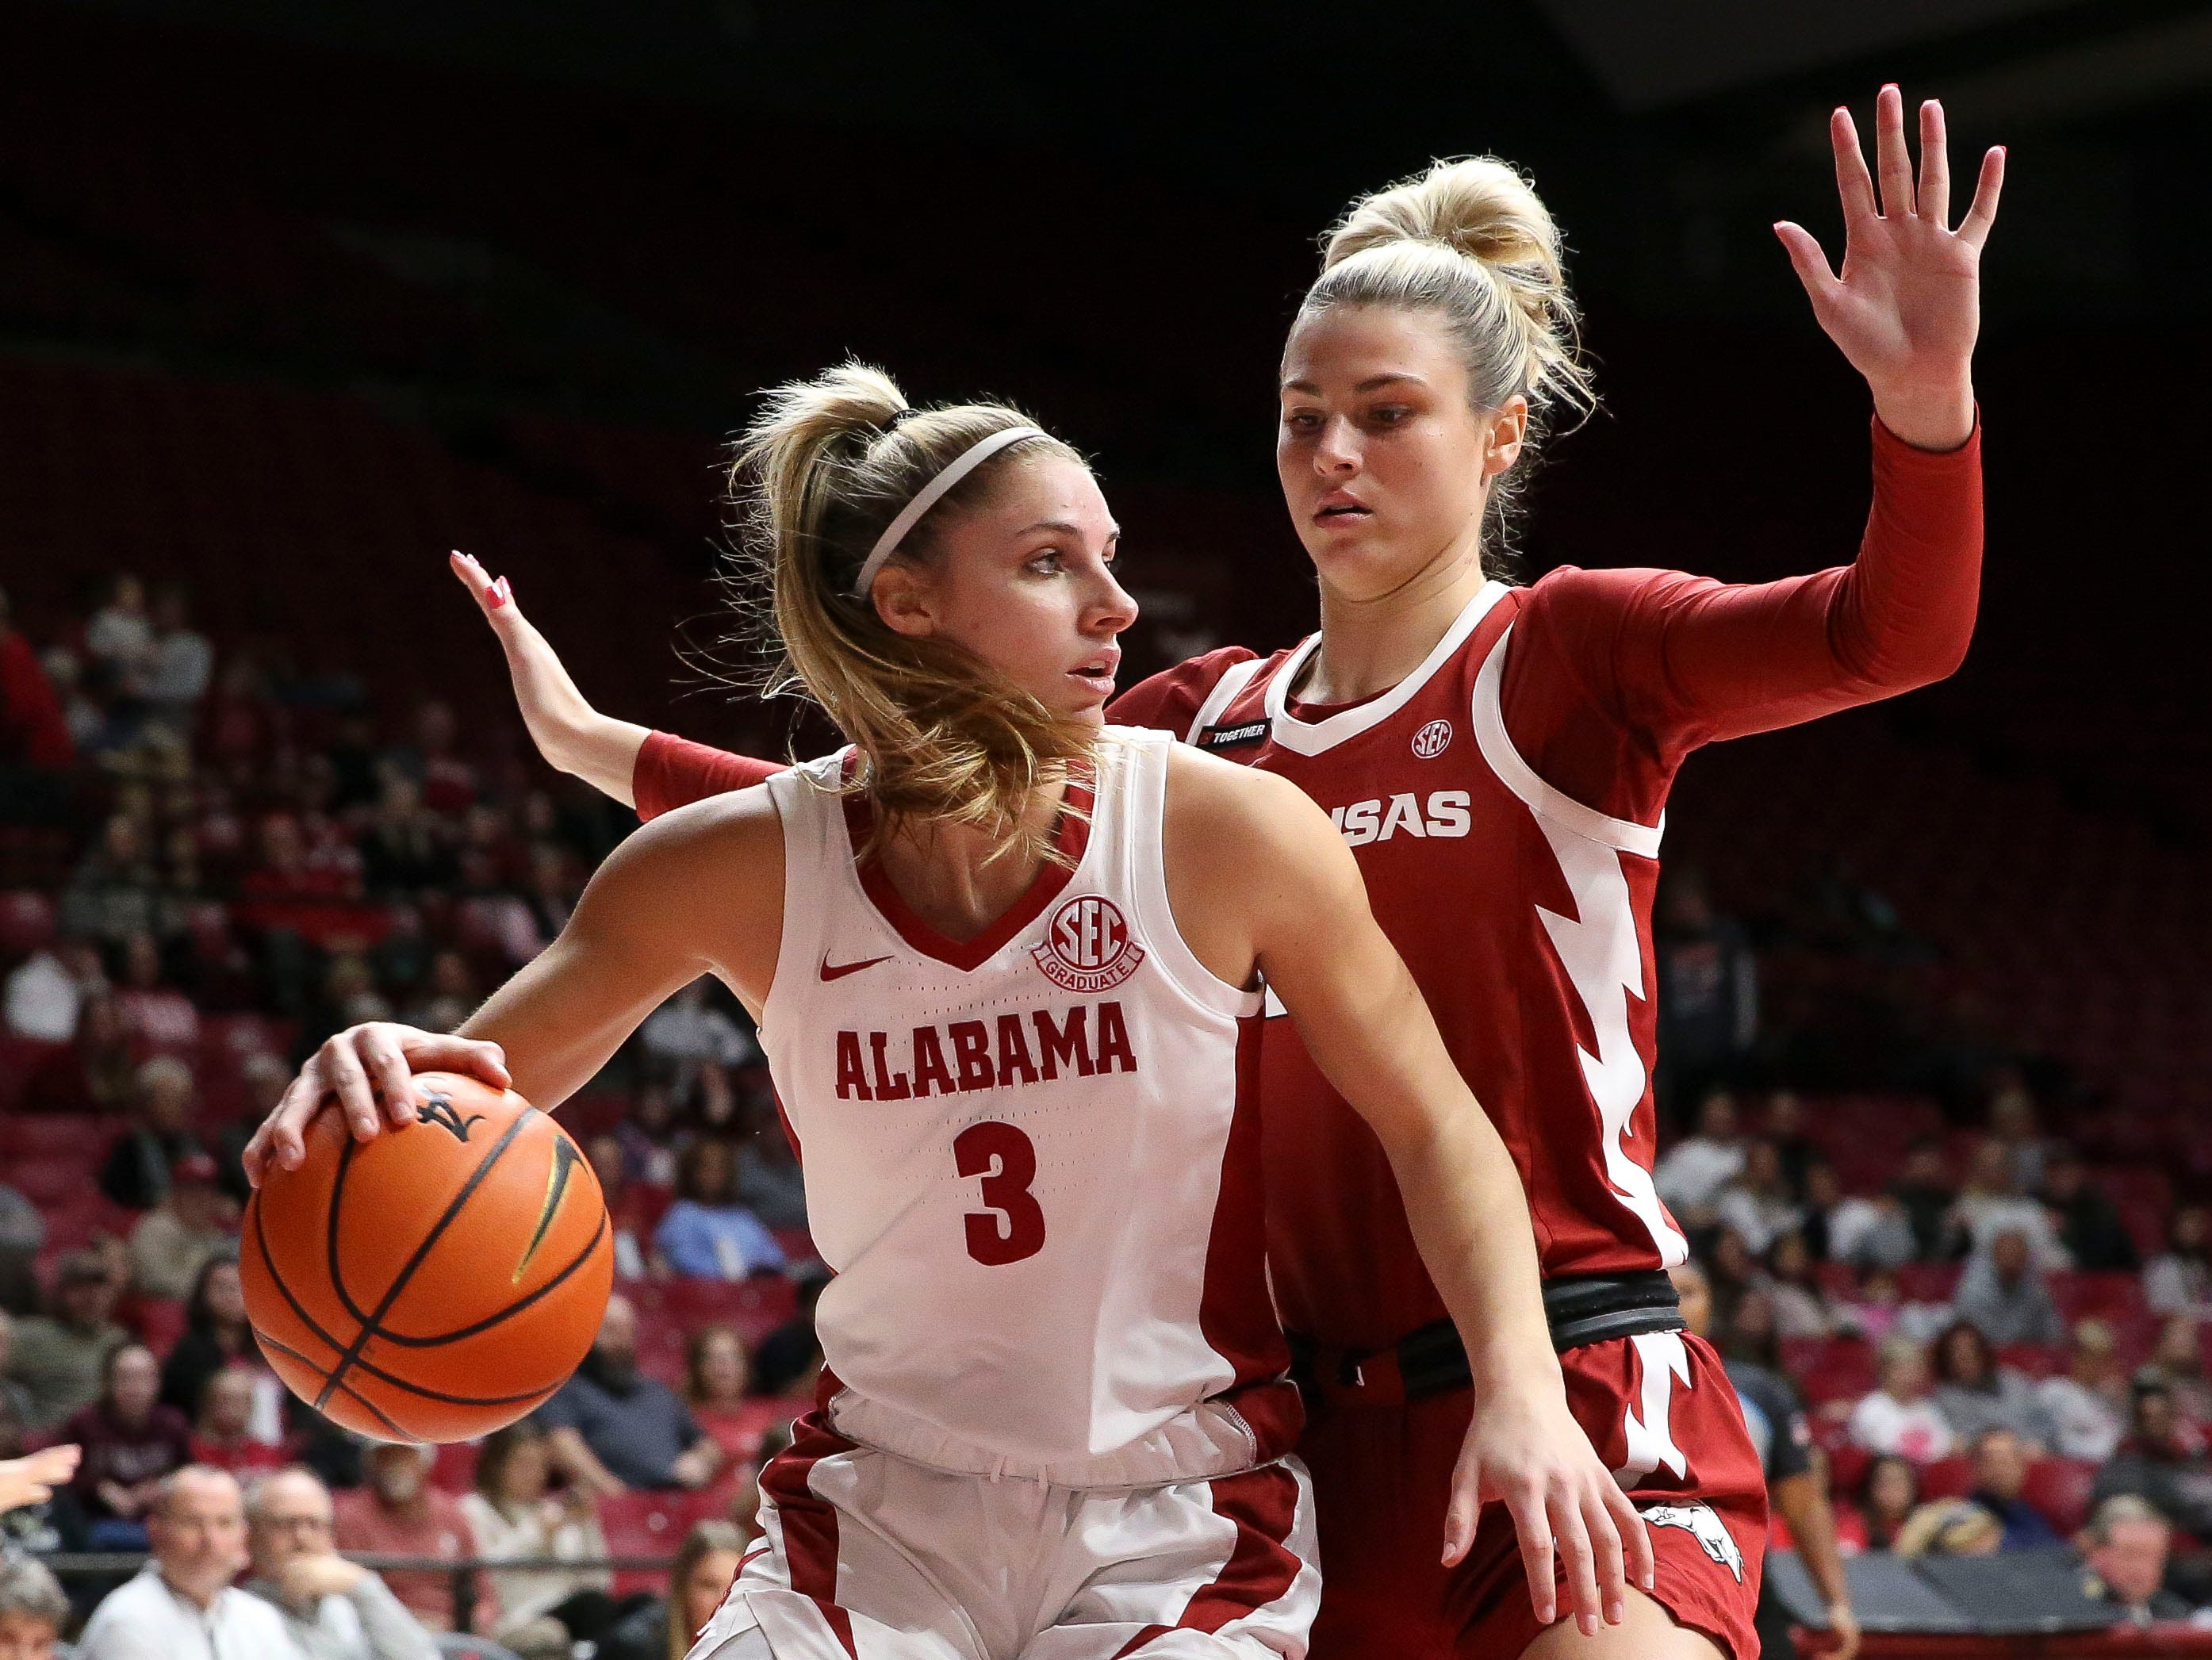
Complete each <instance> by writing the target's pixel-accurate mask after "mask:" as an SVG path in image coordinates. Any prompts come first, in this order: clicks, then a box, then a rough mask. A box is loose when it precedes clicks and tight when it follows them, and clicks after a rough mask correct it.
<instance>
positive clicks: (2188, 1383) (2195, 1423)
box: [2149, 1314, 2212, 1434]
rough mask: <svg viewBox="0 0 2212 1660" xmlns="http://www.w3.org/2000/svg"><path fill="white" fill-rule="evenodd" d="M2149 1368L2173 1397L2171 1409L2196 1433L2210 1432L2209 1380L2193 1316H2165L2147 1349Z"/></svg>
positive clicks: (2211, 1381) (2211, 1382)
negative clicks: (2154, 1338) (2148, 1351)
mask: <svg viewBox="0 0 2212 1660" xmlns="http://www.w3.org/2000/svg"><path fill="white" fill-rule="evenodd" d="M2149 1364H2150V1366H2151V1369H2152V1370H2153V1371H2155V1372H2156V1373H2157V1374H2158V1376H2159V1377H2160V1380H2161V1381H2163V1382H2164V1383H2165V1384H2166V1389H2167V1390H2168V1391H2169V1392H2170V1393H2171V1394H2172V1396H2173V1409H2174V1410H2175V1411H2176V1412H2177V1413H2179V1414H2181V1419H2182V1421H2183V1422H2184V1423H2185V1424H2186V1425H2188V1426H2190V1427H2191V1430H2192V1431H2194V1432H2198V1433H2200V1434H2201V1433H2204V1432H2212V1378H2207V1377H2205V1375H2204V1345H2203V1341H2202V1334H2201V1332H2200V1329H2199V1328H2198V1326H2197V1316H2195V1315H2193V1314H2175V1315H2169V1316H2167V1317H2166V1320H2165V1322H2164V1323H2162V1324H2160V1327H2159V1329H2158V1339H2157V1341H2155V1342H2154V1343H2153V1344H2152V1345H2151V1350H2150V1362H2149Z"/></svg>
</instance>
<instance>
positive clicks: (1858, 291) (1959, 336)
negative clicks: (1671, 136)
mask: <svg viewBox="0 0 2212 1660" xmlns="http://www.w3.org/2000/svg"><path fill="white" fill-rule="evenodd" d="M1828 137H1829V141H1830V143H1831V144H1832V146H1833V148H1834V150H1835V155H1836V188H1837V191H1838V194H1839V195H1840V196H1841V197H1842V198H1843V210H1844V268H1843V271H1842V273H1841V274H1840V275H1838V273H1837V272H1835V271H1832V270H1831V269H1830V268H1829V265H1828V256H1827V255H1826V252H1823V251H1822V249H1821V247H1820V243H1819V242H1818V241H1817V240H1814V237H1813V236H1812V234H1810V233H1809V232H1808V231H1807V230H1805V229H1804V228H1803V227H1802V226H1799V225H1796V224H1792V223H1790V222H1789V221H1787V220H1784V221H1783V222H1780V223H1778V224H1777V225H1776V226H1775V227H1774V234H1776V235H1777V236H1778V237H1780V238H1781V239H1782V245H1783V246H1784V247H1785V248H1787V249H1788V250H1789V251H1790V264H1791V265H1794V266H1796V271H1797V277H1798V280H1799V281H1801V282H1802V283H1804V285H1805V292H1806V293H1807V294H1808V295H1810V296H1811V297H1812V301H1813V314H1814V316H1815V317H1817V318H1818V319H1820V326H1821V327H1822V328H1823V329H1825V330H1826V331H1827V333H1828V337H1829V338H1830V339H1832V340H1833V341H1834V342H1835V343H1836V344H1837V345H1838V347H1840V348H1841V349H1842V350H1843V354H1844V356H1845V357H1846V358H1848V359H1850V364H1851V367H1852V368H1855V369H1857V371H1858V372H1859V373H1860V374H1863V375H1864V376H1866V378H1867V384H1868V385H1869V386H1871V387H1873V389H1874V395H1875V410H1876V412H1877V413H1878V414H1880V415H1881V418H1882V423H1883V424H1884V425H1885V426H1887V428H1888V429H1890V430H1891V431H1892V432H1893V433H1895V434H1896V435H1898V436H1899V437H1900V438H1902V439H1904V440H1905V441H1906V442H1907V443H1909V444H1917V445H1919V446H1920V447H1922V448H1923V449H1949V448H1954V447H1957V446H1958V445H1960V444H1963V443H1964V442H1966V439H1967V437H1968V436H1969V435H1971V434H1972V431H1973V421H1974V414H1973V410H1974V405H1973V383H1972V361H1973V355H1974V338H1975V336H1976V334H1977V333H1978V331H1979V330H1980V326H1981V259H1982V245H1983V244H1984V242H1986V241H1987V240H1989V234H1990V224H1991V223H1992V222H1994V221H1995V220H1996V212H1997V197H1998V195H1999V193H2000V192H2002V190H2003V188H2004V164H2005V153H2004V150H2003V149H2002V148H1997V149H1991V150H1990V151H1989V153H1988V154H1987V155H1984V156H1983V157H1982V165H1981V171H1980V173H1979V175H1978V178H1977V179H1976V181H1975V185H1974V198H1973V201H1972V204H1969V206H1968V207H1967V209H1966V216H1965V217H1964V218H1962V219H1961V220H1960V222H1959V224H1958V228H1956V229H1955V230H1954V229H1953V228H1951V164H1950V157H1949V155H1948V149H1947V144H1946V140H1945V137H1944V131H1943V106H1942V105H1941V104H1939V103H1937V102H1936V100H1933V99H1930V100H1928V101H1927V102H1926V103H1924V104H1923V105H1921V106H1920V170H1919V173H1918V176H1917V178H1916V177H1915V176H1914V173H1913V167H1912V156H1911V152H1910V151H1909V150H1908V149H1906V147H1905V97H1904V94H1902V93H1900V92H1899V90H1898V89H1897V88H1895V87H1893V86H1890V87H1884V88H1882V89H1881V95H1880V96H1879V97H1877V98H1876V99H1875V174H1869V172H1868V171H1867V163H1866V155H1865V153H1864V152H1863V150H1862V149H1861V148H1860V145H1859V135H1858V129H1857V126H1855V125H1853V124H1852V121H1851V114H1850V111H1849V110H1847V109H1838V110H1837V111H1836V112H1835V113H1834V114H1832V116H1830V117H1829V119H1828ZM1876 175H1878V176H1879V178H1880V179H1881V192H1880V196H1879V198H1877V196H1876V193H1875V177H1876Z"/></svg>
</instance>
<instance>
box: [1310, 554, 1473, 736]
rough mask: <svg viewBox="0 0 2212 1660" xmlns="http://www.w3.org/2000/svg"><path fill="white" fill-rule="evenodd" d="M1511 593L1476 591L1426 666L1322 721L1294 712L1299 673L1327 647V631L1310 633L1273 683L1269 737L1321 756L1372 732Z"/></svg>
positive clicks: (1411, 695)
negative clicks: (1293, 693) (1293, 690)
mask: <svg viewBox="0 0 2212 1660" xmlns="http://www.w3.org/2000/svg"><path fill="white" fill-rule="evenodd" d="M1505 594H1506V587H1505V584H1504V583H1503V582H1499V581H1486V582H1485V583H1484V584H1483V585H1482V586H1481V587H1479V588H1477V589H1476V590H1475V591H1474V596H1473V597H1472V598H1471V599H1468V602H1467V604H1466V605H1465V606H1464V607H1463V608H1462V610H1461V611H1460V614H1459V616H1458V617H1456V618H1455V619H1454V620H1453V623H1452V625H1451V626H1450V627H1449V628H1448V629H1445V630H1444V637H1443V639H1441V640H1439V641H1437V643H1436V648H1435V649H1434V650H1432V651H1431V652H1430V653H1429V654H1428V655H1427V656H1426V657H1425V658H1424V659H1422V660H1421V665H1420V666H1419V668H1417V669H1415V670H1414V671H1413V672H1412V673H1411V674H1409V675H1407V677H1406V678H1404V679H1403V680H1401V681H1400V682H1399V683H1398V684H1396V685H1395V686H1393V687H1391V688H1390V690H1388V691H1386V692H1383V693H1382V694H1381V695H1379V696H1375V697H1370V698H1369V699H1367V700H1366V701H1365V702H1358V703H1353V704H1351V705H1350V706H1348V707H1346V708H1340V709H1338V710H1337V712H1336V713H1335V714H1328V715H1324V716H1322V718H1321V719H1320V720H1318V721H1307V720H1303V719H1301V718H1300V717H1299V716H1297V714H1292V713H1291V708H1290V701H1291V698H1290V693H1291V687H1292V686H1293V685H1295V684H1297V678H1298V676H1299V675H1301V674H1303V673H1304V672H1305V666H1306V665H1307V663H1308V662H1310V660H1312V657H1313V654H1314V653H1315V652H1316V651H1318V650H1319V649H1320V648H1321V635H1318V634H1311V635H1307V636H1306V637H1305V638H1304V640H1302V641H1300V642H1298V644H1297V646H1296V647H1294V648H1292V649H1291V654H1290V655H1289V656H1288V657H1286V658H1285V659H1284V660H1283V666H1282V667H1280V668H1279V669H1278V670H1276V671H1275V672H1274V673H1273V675H1272V676H1271V677H1270V678H1269V679H1268V681H1267V724H1268V727H1269V731H1268V736H1269V737H1270V738H1272V739H1273V740H1274V741H1275V742H1276V743H1277V744H1279V745H1282V747H1283V748H1285V749H1286V750H1290V751H1292V752H1293V753H1295V754H1298V755H1320V754H1322V753H1323V752H1324V751H1328V750H1333V749H1334V748H1335V747H1336V746H1337V745H1339V744H1341V743H1344V742H1346V740H1347V739H1353V738H1357V737H1358V736H1359V734H1360V733H1364V732H1367V731H1370V730H1371V729H1373V728H1374V727H1378V726H1380V725H1382V723H1383V721H1387V720H1389V718H1390V717H1391V716H1392V715H1394V714H1396V713H1397V712H1398V711H1399V710H1400V709H1401V708H1405V707H1406V705H1407V703H1409V702H1412V701H1413V696H1414V694H1415V693H1417V692H1419V690H1421V688H1422V687H1423V686H1425V685H1426V684H1428V683H1429V681H1430V680H1431V678H1433V677H1434V675H1435V674H1436V672H1437V670H1438V669H1440V668H1442V667H1443V666H1444V665H1445V664H1446V663H1448V662H1449V661H1450V660H1451V658H1452V654H1454V653H1455V652H1456V651H1458V650H1459V648H1461V647H1462V646H1463V645H1465V644H1466V643H1467V641H1468V635H1472V634H1473V633H1474V631H1475V629H1476V628H1477V627H1478V626H1480V623H1481V622H1482V619H1483V618H1484V617H1487V616H1488V615H1490V608H1491V607H1492V605H1496V604H1497V603H1498V601H1499V600H1501V599H1504V597H1505Z"/></svg>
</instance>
